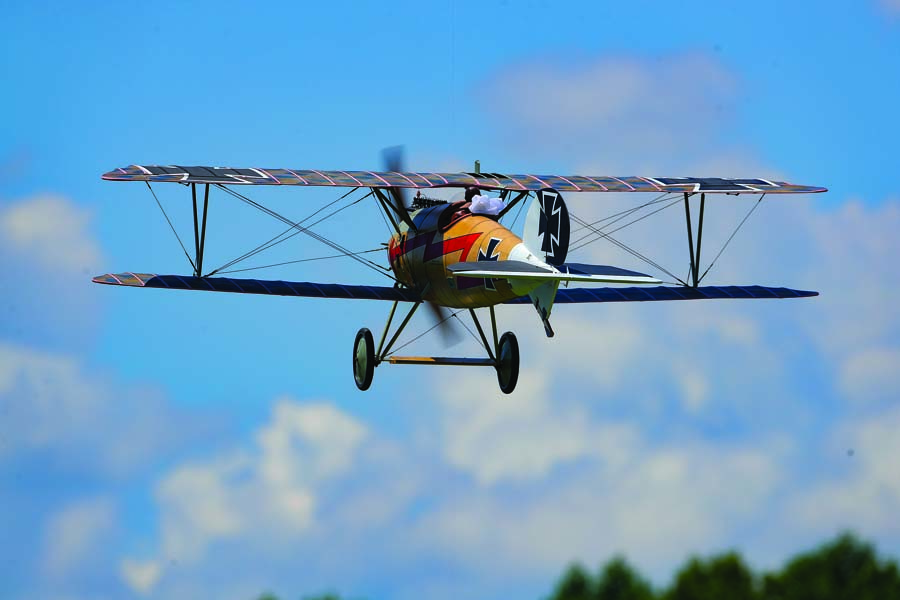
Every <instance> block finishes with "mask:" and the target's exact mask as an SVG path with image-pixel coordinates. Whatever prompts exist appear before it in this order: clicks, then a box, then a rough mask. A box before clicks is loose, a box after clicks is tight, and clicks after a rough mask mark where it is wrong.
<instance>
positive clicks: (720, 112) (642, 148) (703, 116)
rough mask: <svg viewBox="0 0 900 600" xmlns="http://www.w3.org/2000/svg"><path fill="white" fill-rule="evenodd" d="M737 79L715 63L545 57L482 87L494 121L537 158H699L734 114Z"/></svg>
mask: <svg viewBox="0 0 900 600" xmlns="http://www.w3.org/2000/svg"><path fill="white" fill-rule="evenodd" d="M737 91H738V84H737V80H736V78H735V77H734V76H733V75H732V74H731V73H730V72H729V71H728V70H727V69H726V68H725V67H724V66H723V65H722V64H721V63H720V62H718V61H717V60H716V59H715V58H714V57H712V56H710V55H707V54H703V53H684V54H677V55H673V56H667V57H656V58H654V57H647V58H640V57H635V56H630V55H620V56H609V55H606V56H601V57H598V58H594V59H577V58H576V59H571V58H567V59H565V60H558V59H538V60H532V61H525V62H521V63H516V64H513V65H510V66H508V67H506V68H504V69H502V70H501V71H500V72H499V73H495V74H492V76H491V77H490V79H489V80H487V81H485V82H483V84H482V85H480V86H479V94H478V97H479V98H487V99H488V104H487V109H488V111H489V112H490V118H491V123H492V124H493V125H495V126H497V127H498V129H499V131H500V133H501V134H502V135H503V136H504V138H505V139H506V141H507V142H508V143H509V146H510V148H511V149H512V148H526V149H527V155H529V156H531V157H543V156H551V157H558V156H560V154H563V155H567V156H569V155H573V154H574V155H577V154H579V153H583V152H589V153H590V154H591V155H592V156H595V157H596V156H600V157H604V158H608V159H612V160H615V159H614V156H615V155H633V154H638V155H647V156H660V155H663V156H664V155H667V154H670V153H671V152H672V151H673V150H675V149H677V150H678V151H679V153H688V154H690V153H695V152H698V151H699V148H701V146H700V144H702V143H704V142H707V141H708V140H710V138H715V137H716V134H717V131H718V129H719V127H720V126H721V124H722V123H723V122H726V121H727V120H728V118H729V117H730V116H731V114H732V112H733V108H734V104H735V101H736V98H737Z"/></svg>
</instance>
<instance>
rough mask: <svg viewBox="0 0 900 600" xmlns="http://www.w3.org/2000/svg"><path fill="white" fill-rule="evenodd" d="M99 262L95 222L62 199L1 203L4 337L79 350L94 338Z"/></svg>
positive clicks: (0, 320) (0, 326)
mask: <svg viewBox="0 0 900 600" xmlns="http://www.w3.org/2000/svg"><path fill="white" fill-rule="evenodd" d="M101 262H102V257H101V253H100V248H99V245H98V243H97V241H96V240H95V238H94V236H93V234H92V232H91V215H90V214H89V212H88V211H86V210H85V209H84V208H82V207H80V206H79V205H77V204H76V203H74V202H72V201H71V200H69V199H67V198H64V197H60V196H42V195H39V196H32V197H29V198H24V199H21V200H16V201H13V202H2V203H0V287H2V288H3V289H4V290H6V291H7V293H5V294H4V295H3V298H2V300H0V314H2V318H0V337H2V338H5V339H7V340H15V341H18V342H23V343H26V344H40V345H42V346H44V347H55V348H65V349H73V348H77V349H79V350H81V349H83V347H84V345H85V342H86V341H88V340H90V339H92V338H93V337H94V332H95V325H96V323H97V319H98V316H99V308H100V306H99V300H98V298H97V296H96V295H95V290H94V289H93V288H92V286H91V285H90V284H89V282H90V276H91V274H92V273H93V272H95V271H96V270H97V268H98V266H99V265H100V263H101Z"/></svg>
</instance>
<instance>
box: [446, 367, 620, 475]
mask: <svg viewBox="0 0 900 600" xmlns="http://www.w3.org/2000/svg"><path fill="white" fill-rule="evenodd" d="M546 379H547V376H546V375H544V374H540V373H538V372H536V371H526V372H523V373H522V375H521V380H520V382H519V386H520V387H519V389H520V391H519V392H518V393H516V394H513V395H504V394H502V393H500V392H499V391H498V390H497V389H496V382H495V381H493V378H492V377H491V376H490V375H487V376H486V377H481V378H467V379H465V380H462V381H461V382H457V383H456V384H454V385H453V386H449V385H444V386H440V387H441V388H442V389H444V390H446V392H445V393H444V394H442V396H441V403H442V405H443V406H444V410H445V413H444V417H443V418H444V437H443V440H444V456H445V458H446V460H447V462H448V463H449V464H451V465H453V466H455V467H457V468H460V469H463V470H465V471H468V472H470V473H471V474H472V475H473V476H474V477H475V478H476V479H477V480H478V481H479V482H480V483H482V484H494V483H498V482H509V481H529V480H541V479H543V478H544V477H546V475H547V474H548V473H549V472H550V471H551V470H552V468H553V467H554V466H556V465H558V464H565V463H567V462H572V461H575V460H578V459H582V458H585V457H588V456H592V457H595V458H596V457H599V456H605V457H607V459H608V460H612V459H613V458H615V457H618V456H621V454H622V453H623V452H627V448H628V447H629V446H631V445H632V444H633V437H634V432H633V431H632V430H631V428H628V427H622V426H618V425H615V424H609V425H600V424H596V423H592V422H591V419H590V417H589V415H588V413H587V411H585V410H584V408H583V407H581V406H579V405H577V404H576V405H571V404H570V405H567V406H565V407H554V406H553V403H554V402H559V401H560V399H558V398H557V399H554V397H553V393H552V390H551V389H549V388H548V387H547V385H546Z"/></svg>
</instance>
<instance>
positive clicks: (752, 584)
mask: <svg viewBox="0 0 900 600" xmlns="http://www.w3.org/2000/svg"><path fill="white" fill-rule="evenodd" d="M724 599H727V600H887V599H891V600H900V571H898V569H897V563H895V562H894V561H891V560H881V559H879V557H878V555H877V554H876V552H875V549H874V548H873V547H872V546H871V545H870V544H867V543H865V542H862V541H860V540H859V539H857V538H856V537H854V536H852V535H850V534H845V535H842V536H840V537H838V538H837V539H835V540H834V541H832V542H829V543H827V544H824V545H823V546H821V547H819V548H818V549H816V550H813V551H811V552H805V553H802V554H799V555H797V556H795V557H794V558H792V559H790V560H788V562H787V563H786V564H785V565H784V566H783V567H782V568H781V569H779V570H777V571H773V572H764V573H754V572H753V571H752V570H751V569H750V567H748V566H747V563H746V562H744V559H743V558H741V555H740V554H737V553H736V552H727V553H724V554H719V555H716V556H711V557H709V558H697V557H694V558H691V559H690V560H688V561H687V562H686V563H685V564H684V565H683V566H682V567H681V569H680V570H679V571H678V572H677V573H676V574H675V577H674V578H673V580H672V582H671V583H670V584H669V586H668V587H666V588H663V589H654V588H653V587H652V586H651V585H650V583H649V582H648V581H647V580H646V579H645V578H644V577H643V576H641V574H640V573H638V572H637V571H636V570H635V569H634V568H633V567H632V566H631V565H629V564H628V562H627V561H626V560H625V559H624V558H621V557H619V558H614V559H612V560H611V561H609V562H608V563H606V565H604V566H603V567H602V568H601V569H600V570H599V572H598V574H597V575H596V576H592V575H591V573H590V572H588V571H587V570H586V569H585V568H584V567H582V566H581V565H573V566H571V567H569V570H568V571H566V573H565V574H564V575H563V576H562V578H561V579H560V581H559V583H558V584H557V586H556V590H555V591H554V592H553V594H552V595H551V596H550V597H549V600H724Z"/></svg>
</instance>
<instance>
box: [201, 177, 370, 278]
mask: <svg viewBox="0 0 900 600" xmlns="http://www.w3.org/2000/svg"><path fill="white" fill-rule="evenodd" d="M358 189H359V188H358V187H355V188H353V189H351V190H350V191H349V192H347V193H346V194H343V195H342V196H341V197H340V198H338V199H336V200H333V201H331V202H329V203H328V204H326V205H324V206H322V207H320V208H319V209H318V210H316V211H314V212H313V213H312V214H310V215H308V216H306V217H304V218H303V219H301V220H300V221H298V224H303V223H305V222H306V221H308V220H309V219H311V218H313V217H315V216H316V215H317V214H319V213H320V212H322V211H323V210H325V209H327V208H329V207H331V206H333V205H335V204H337V203H338V202H340V201H341V200H343V199H344V198H346V197H347V196H349V195H350V194H352V193H353V192H355V191H356V190H358ZM370 194H371V192H369V194H366V196H363V197H362V198H360V199H359V200H357V201H356V202H353V203H351V204H348V205H347V206H345V207H344V208H347V207H349V206H353V205H354V204H356V203H357V202H360V201H362V200H363V199H364V198H366V197H367V196H368V195H370ZM341 210H343V208H342V209H339V210H336V211H334V212H332V213H330V214H329V215H326V216H325V217H324V218H322V219H320V220H318V221H316V222H315V223H313V224H312V225H310V226H309V227H312V226H313V225H316V224H318V223H321V222H322V221H323V220H325V219H327V218H330V217H333V216H334V215H336V214H337V213H338V212H340V211H341ZM294 229H296V227H294V226H291V227H288V228H287V229H285V230H284V231H282V232H281V233H279V234H278V235H276V236H275V237H273V238H271V239H269V240H268V241H266V242H264V243H262V244H260V245H259V246H257V247H255V248H253V249H252V250H249V251H247V252H245V253H244V254H242V255H240V256H238V257H237V258H235V259H233V260H231V261H229V262H227V263H225V264H224V265H222V266H221V267H219V268H217V269H215V270H213V271H211V272H210V273H209V274H210V275H213V274H215V273H218V272H220V271H223V270H224V269H227V268H229V267H232V266H234V265H236V264H237V263H239V262H242V261H244V260H247V259H248V258H250V257H252V256H254V255H256V254H258V253H260V252H263V251H265V250H268V249H269V248H272V247H274V246H276V245H278V244H280V243H281V242H284V241H286V240H288V239H290V238H291V237H293V235H296V233H299V232H295V233H294V234H293V235H290V236H288V237H284V236H285V235H287V234H288V233H289V232H291V231H293V230H294ZM279 238H283V239H279Z"/></svg>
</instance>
